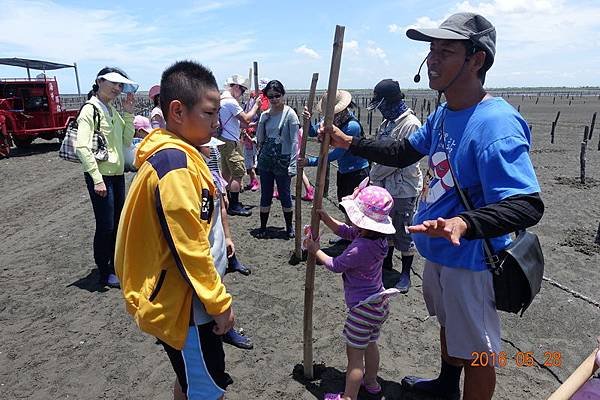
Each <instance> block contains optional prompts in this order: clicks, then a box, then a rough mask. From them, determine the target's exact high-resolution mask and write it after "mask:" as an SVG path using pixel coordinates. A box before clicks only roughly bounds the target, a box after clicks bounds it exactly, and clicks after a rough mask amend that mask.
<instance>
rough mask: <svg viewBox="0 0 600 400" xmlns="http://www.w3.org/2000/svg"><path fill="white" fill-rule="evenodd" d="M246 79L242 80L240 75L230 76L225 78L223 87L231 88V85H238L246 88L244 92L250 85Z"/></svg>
mask: <svg viewBox="0 0 600 400" xmlns="http://www.w3.org/2000/svg"><path fill="white" fill-rule="evenodd" d="M248 83H249V82H248V78H244V77H243V76H242V75H237V74H236V75H232V76H231V77H229V78H227V80H226V81H225V86H231V85H240V86H243V87H245V88H246V90H248V88H249V87H250V85H249V84H248Z"/></svg>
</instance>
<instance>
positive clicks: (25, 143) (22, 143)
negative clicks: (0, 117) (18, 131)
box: [13, 136, 33, 148]
mask: <svg viewBox="0 0 600 400" xmlns="http://www.w3.org/2000/svg"><path fill="white" fill-rule="evenodd" d="M13 142H14V143H15V146H17V147H19V148H21V147H29V146H31V142H33V138H32V137H27V138H20V137H15V136H13Z"/></svg>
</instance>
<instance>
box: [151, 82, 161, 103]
mask: <svg viewBox="0 0 600 400" xmlns="http://www.w3.org/2000/svg"><path fill="white" fill-rule="evenodd" d="M157 94H160V85H154V86H152V87H151V88H150V90H148V97H150V98H151V99H152V100H154V96H156V95H157Z"/></svg>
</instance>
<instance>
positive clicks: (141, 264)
mask: <svg viewBox="0 0 600 400" xmlns="http://www.w3.org/2000/svg"><path fill="white" fill-rule="evenodd" d="M160 88H161V89H160V105H161V108H162V111H163V114H164V115H165V119H166V123H167V127H166V129H155V130H154V131H152V132H151V133H150V134H149V135H148V136H146V137H145V138H144V140H143V141H142V142H141V143H140V146H139V149H138V151H137V153H136V159H135V162H134V165H135V166H136V167H137V168H138V173H137V176H136V177H135V179H134V180H133V182H132V185H131V188H130V189H129V193H128V195H127V199H126V201H125V206H124V208H123V212H122V214H121V221H120V223H119V229H118V233H117V243H116V250H115V269H116V273H117V275H118V277H119V280H120V281H121V287H122V289H123V295H124V297H125V302H126V307H127V311H128V312H129V313H130V314H131V315H133V317H134V319H135V322H136V323H137V325H138V326H139V328H140V329H141V330H142V331H144V332H147V333H149V334H151V335H153V336H156V337H157V338H158V339H159V340H160V342H161V343H162V344H163V346H164V348H165V350H166V352H167V355H168V356H169V359H170V361H171V364H172V365H173V369H174V370H175V374H176V375H177V381H178V382H179V384H177V382H176V385H175V388H174V396H175V399H188V400H193V399H207V400H208V399H221V398H222V397H223V394H224V392H225V389H226V387H227V385H228V384H229V383H230V382H231V381H230V378H229V375H227V374H226V373H225V354H224V352H223V345H222V339H221V335H223V334H225V333H226V332H227V331H228V330H229V329H230V328H232V327H233V324H234V314H233V311H232V308H231V295H229V294H228V293H227V291H226V289H225V286H224V285H223V283H222V281H221V276H222V275H223V274H224V272H225V271H219V270H217V268H216V267H215V263H214V260H213V257H212V255H211V246H210V243H209V231H210V227H211V220H212V219H213V217H214V216H213V213H214V212H219V210H215V209H214V196H215V186H214V183H213V179H212V175H211V173H210V171H209V169H208V167H207V165H206V163H205V162H204V160H203V158H202V155H201V154H200V153H199V151H198V150H197V147H198V146H201V145H203V144H205V143H207V142H208V141H209V140H210V138H211V132H213V131H215V130H216V129H217V127H218V124H219V122H218V116H219V99H220V95H219V91H218V86H217V82H216V80H215V78H214V76H213V74H212V72H210V71H209V70H208V69H206V68H205V67H203V66H202V65H200V64H197V63H194V62H190V61H182V62H177V63H175V64H174V65H172V66H171V67H169V68H168V69H167V70H165V71H164V72H163V75H162V79H161V84H160ZM179 385H180V387H179ZM180 389H181V390H180ZM184 394H185V395H184Z"/></svg>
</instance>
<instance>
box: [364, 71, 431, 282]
mask: <svg viewBox="0 0 600 400" xmlns="http://www.w3.org/2000/svg"><path fill="white" fill-rule="evenodd" d="M367 109H368V110H370V111H371V110H374V109H378V110H379V112H380V113H381V115H382V116H383V121H382V122H381V125H380V126H379V129H378V130H377V140H382V139H392V140H395V141H401V140H403V139H404V138H405V137H407V136H408V135H410V134H411V133H412V132H414V131H416V130H418V129H419V128H420V127H421V122H420V121H419V119H418V118H417V117H416V116H415V113H414V112H413V111H412V110H411V109H410V108H409V107H408V106H407V105H406V103H405V102H404V93H402V91H401V90H400V85H399V84H398V82H397V81H395V80H392V79H384V80H382V81H381V82H379V83H378V84H377V85H376V86H375V88H374V89H373V99H372V100H371V103H369V105H368V106H367ZM369 176H370V178H371V183H372V184H373V185H376V186H381V187H383V188H385V189H387V191H388V192H390V194H391V195H392V197H393V198H394V208H393V209H392V212H391V213H390V217H392V221H393V223H394V228H396V233H395V234H394V235H391V236H390V238H389V247H388V254H387V257H386V258H385V260H384V262H383V268H385V269H389V270H391V269H392V268H393V261H392V259H393V255H394V248H395V249H397V250H400V252H401V254H402V272H401V274H400V279H399V280H398V282H397V283H396V289H398V290H400V292H402V293H407V292H408V290H409V288H410V268H411V266H412V263H413V259H414V256H415V252H416V249H415V243H414V242H413V240H412V237H411V235H410V234H409V233H408V232H406V229H405V227H406V226H408V225H410V222H411V221H412V218H413V214H414V212H415V204H416V199H417V196H418V194H419V193H420V192H421V189H422V188H423V176H422V175H421V170H420V169H419V163H418V162H416V163H414V164H412V165H409V166H408V167H406V168H396V167H389V166H387V165H383V164H379V163H376V162H374V163H372V164H371V171H370V175H369Z"/></svg>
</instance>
